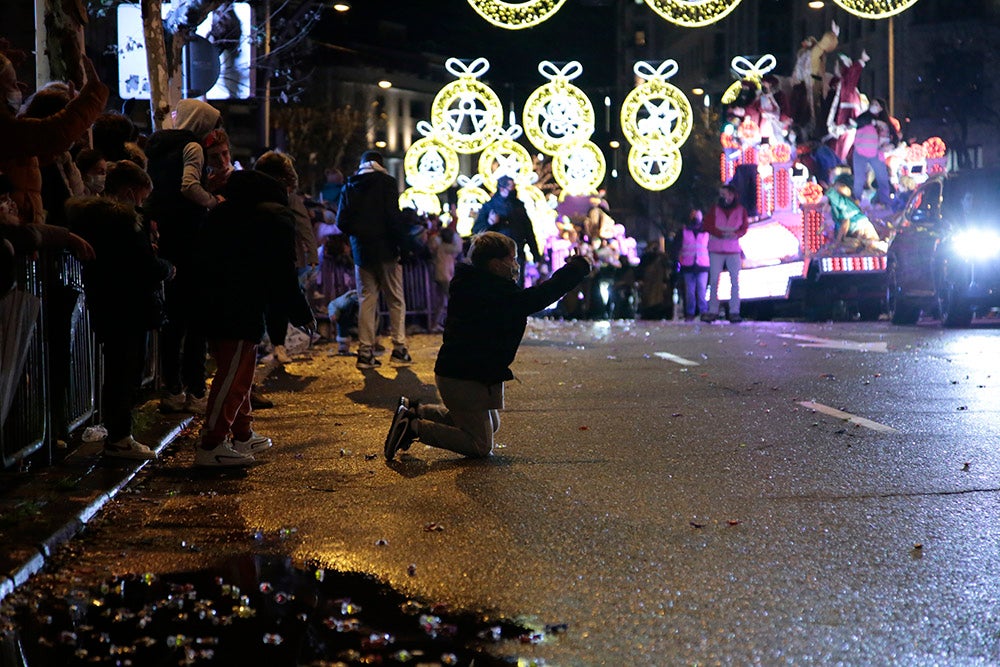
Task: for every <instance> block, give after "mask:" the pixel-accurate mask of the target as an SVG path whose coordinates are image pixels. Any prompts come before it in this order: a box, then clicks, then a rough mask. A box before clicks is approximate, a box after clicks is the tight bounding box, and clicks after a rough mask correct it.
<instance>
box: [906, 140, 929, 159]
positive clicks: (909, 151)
mask: <svg viewBox="0 0 1000 667" xmlns="http://www.w3.org/2000/svg"><path fill="white" fill-rule="evenodd" d="M926 159H927V149H926V148H924V145H923V144H910V145H909V146H907V147H906V161H907V162H923V161H924V160H926Z"/></svg>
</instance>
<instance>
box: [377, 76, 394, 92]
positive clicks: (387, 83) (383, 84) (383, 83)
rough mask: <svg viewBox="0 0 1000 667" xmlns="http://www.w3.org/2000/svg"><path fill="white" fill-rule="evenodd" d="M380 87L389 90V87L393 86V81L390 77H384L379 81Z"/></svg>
mask: <svg viewBox="0 0 1000 667" xmlns="http://www.w3.org/2000/svg"><path fill="white" fill-rule="evenodd" d="M378 87H379V88H381V89H382V90H388V89H389V88H392V81H389V80H388V79H382V80H381V81H379V82H378Z"/></svg>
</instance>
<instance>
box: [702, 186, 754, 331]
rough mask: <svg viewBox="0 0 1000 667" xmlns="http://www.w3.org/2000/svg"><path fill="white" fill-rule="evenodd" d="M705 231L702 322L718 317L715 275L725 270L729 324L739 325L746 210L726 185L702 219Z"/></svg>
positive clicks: (747, 220) (731, 188) (746, 226)
mask: <svg viewBox="0 0 1000 667" xmlns="http://www.w3.org/2000/svg"><path fill="white" fill-rule="evenodd" d="M704 225H705V231H707V232H708V235H709V236H708V294H709V298H708V312H707V313H704V314H703V315H702V316H701V319H702V320H703V321H705V322H713V321H715V320H717V319H718V318H719V276H720V275H722V271H723V270H726V271H729V282H730V283H731V284H732V289H731V290H730V294H729V321H730V322H740V321H742V319H743V318H741V317H740V268H741V267H742V266H743V253H742V251H741V249H740V238H741V237H742V236H743V235H744V234H746V233H747V228H748V226H749V219H748V218H747V211H746V209H745V208H743V206H742V205H740V203H739V201H737V199H736V190H735V189H734V188H733V187H732V186H730V185H723V186H722V187H721V188H719V201H718V202H716V204H715V206H714V207H712V208H711V209H709V211H708V215H706V216H705V220H704Z"/></svg>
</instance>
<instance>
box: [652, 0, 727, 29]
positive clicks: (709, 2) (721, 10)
mask: <svg viewBox="0 0 1000 667" xmlns="http://www.w3.org/2000/svg"><path fill="white" fill-rule="evenodd" d="M646 4H647V5H649V6H650V7H651V8H652V9H653V11H654V12H656V13H657V14H659V15H660V16H662V17H663V18H665V19H666V20H668V21H670V22H671V23H676V24H677V25H679V26H684V27H686V28H700V27H702V26H706V25H710V24H712V23H715V22H716V21H718V20H720V19H723V18H725V17H726V15H728V14H729V12H731V11H733V10H734V9H736V5H738V4H740V0H646Z"/></svg>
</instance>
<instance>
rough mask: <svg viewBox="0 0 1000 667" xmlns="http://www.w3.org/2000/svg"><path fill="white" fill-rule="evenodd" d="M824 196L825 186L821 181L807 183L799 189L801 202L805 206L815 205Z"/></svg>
mask: <svg viewBox="0 0 1000 667" xmlns="http://www.w3.org/2000/svg"><path fill="white" fill-rule="evenodd" d="M822 198H823V187H822V186H821V185H820V184H819V183H806V184H805V185H803V186H802V189H801V190H799V202H800V203H801V204H802V205H803V206H808V205H815V204H818V203H819V200H820V199H822Z"/></svg>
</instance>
